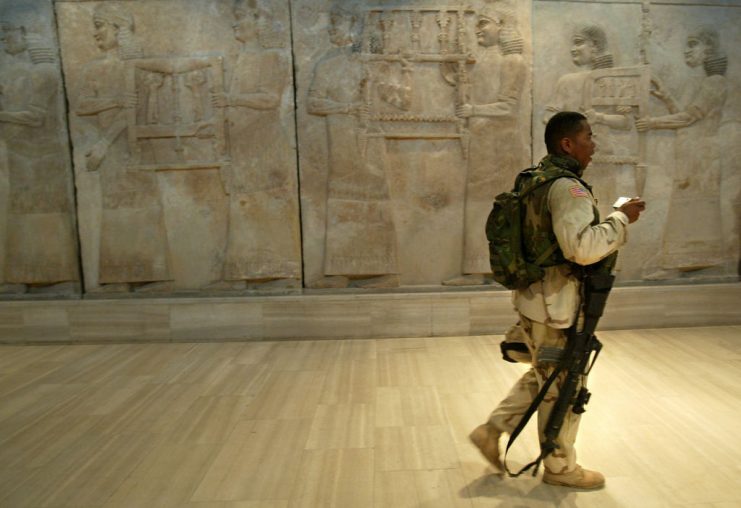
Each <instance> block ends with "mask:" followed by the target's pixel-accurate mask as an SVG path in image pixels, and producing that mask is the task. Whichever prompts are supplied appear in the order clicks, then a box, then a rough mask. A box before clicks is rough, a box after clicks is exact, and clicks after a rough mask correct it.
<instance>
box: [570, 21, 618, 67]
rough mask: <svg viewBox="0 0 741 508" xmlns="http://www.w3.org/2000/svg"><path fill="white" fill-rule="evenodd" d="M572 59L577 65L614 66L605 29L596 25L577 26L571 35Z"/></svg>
mask: <svg viewBox="0 0 741 508" xmlns="http://www.w3.org/2000/svg"><path fill="white" fill-rule="evenodd" d="M571 61H572V62H574V65H576V66H577V67H591V68H593V69H596V68H601V67H612V56H611V55H609V54H608V53H607V35H605V31H604V30H602V28H600V27H598V26H596V25H584V26H581V27H579V28H577V29H576V30H575V31H574V33H573V35H572V36H571Z"/></svg>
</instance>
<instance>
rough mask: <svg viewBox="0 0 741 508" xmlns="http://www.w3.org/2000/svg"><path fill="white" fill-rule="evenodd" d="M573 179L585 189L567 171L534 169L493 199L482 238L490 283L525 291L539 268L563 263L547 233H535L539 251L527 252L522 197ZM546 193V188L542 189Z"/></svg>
mask: <svg viewBox="0 0 741 508" xmlns="http://www.w3.org/2000/svg"><path fill="white" fill-rule="evenodd" d="M565 177H568V178H574V179H576V180H579V181H580V182H581V183H582V184H583V185H585V186H586V187H587V188H589V186H588V185H587V184H586V183H584V182H583V181H582V180H581V179H579V178H578V177H577V176H576V175H575V174H574V173H572V172H571V171H568V170H565V169H562V168H560V167H558V166H556V165H553V164H545V165H544V164H543V163H541V165H539V166H534V167H531V168H528V169H526V170H524V171H522V172H521V173H520V174H519V175H517V179H516V180H515V186H514V189H512V191H511V192H503V193H501V194H499V195H498V196H497V197H496V198H495V199H494V205H493V207H492V210H491V212H490V213H489V217H488V219H487V220H486V238H487V239H488V240H489V263H490V265H491V270H492V272H493V274H494V280H495V281H496V282H498V283H499V284H501V285H502V286H504V287H506V288H508V289H525V288H527V287H528V286H530V284H532V283H533V282H535V281H538V280H541V279H542V278H543V275H544V271H543V266H552V265H555V264H562V263H565V262H566V260H565V259H564V258H563V254H561V251H560V248H559V246H558V242H557V241H556V238H555V235H554V234H553V232H552V231H551V230H550V229H551V228H550V220H548V221H547V228H548V229H549V230H548V231H537V232H536V233H537V235H536V236H537V237H538V238H539V239H540V242H539V243H540V245H541V248H540V249H539V252H536V253H533V252H528V249H527V248H526V244H527V243H531V242H527V241H526V239H525V238H524V237H523V236H524V235H523V229H524V227H523V219H524V215H525V205H526V198H528V196H531V195H532V194H533V192H534V191H535V190H537V189H540V188H542V187H543V186H545V185H547V184H550V183H551V182H553V181H554V180H556V179H558V178H565ZM544 190H546V189H544Z"/></svg>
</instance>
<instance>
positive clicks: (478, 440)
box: [468, 423, 503, 471]
mask: <svg viewBox="0 0 741 508" xmlns="http://www.w3.org/2000/svg"><path fill="white" fill-rule="evenodd" d="M501 435H502V433H501V432H500V431H499V430H498V429H497V428H495V427H494V426H493V425H492V424H490V423H484V424H482V425H479V426H478V427H476V428H475V429H473V432H471V434H469V436H468V438H469V439H470V440H471V442H472V443H473V444H474V445H476V448H478V449H479V450H480V451H481V454H482V455H483V456H484V457H485V458H486V460H488V461H489V462H490V463H491V465H492V466H494V467H495V468H496V469H497V470H498V471H503V468H502V462H501V461H500V460H499V436H501Z"/></svg>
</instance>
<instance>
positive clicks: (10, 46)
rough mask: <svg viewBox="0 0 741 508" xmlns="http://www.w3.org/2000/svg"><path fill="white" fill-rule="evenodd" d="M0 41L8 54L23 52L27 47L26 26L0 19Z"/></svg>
mask: <svg viewBox="0 0 741 508" xmlns="http://www.w3.org/2000/svg"><path fill="white" fill-rule="evenodd" d="M0 42H2V43H3V48H4V50H5V52H6V53H7V54H9V55H17V54H19V53H23V52H24V51H26V50H27V49H28V41H27V39H26V27H25V26H22V25H17V24H15V23H11V22H7V21H0Z"/></svg>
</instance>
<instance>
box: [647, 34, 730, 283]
mask: <svg viewBox="0 0 741 508" xmlns="http://www.w3.org/2000/svg"><path fill="white" fill-rule="evenodd" d="M684 60H685V63H686V64H687V66H689V67H690V68H693V69H700V68H702V70H703V76H702V77H700V79H699V80H697V81H693V82H691V83H688V84H689V85H690V86H687V87H686V89H685V93H684V94H683V96H682V97H681V98H680V99H675V98H674V96H673V95H672V94H671V92H670V91H669V89H668V87H667V86H665V85H664V84H663V83H662V82H661V81H660V80H659V79H658V78H654V79H653V80H652V85H653V87H652V89H651V93H652V94H653V95H654V96H656V97H657V98H658V99H660V100H661V101H662V102H663V103H664V105H665V107H666V109H667V111H668V114H666V115H663V116H653V117H643V118H640V119H638V120H637V121H636V127H637V128H638V130H639V131H647V130H649V129H672V130H675V131H676V133H677V136H676V140H675V154H674V155H675V157H674V160H675V165H674V167H673V183H672V188H671V192H670V195H669V211H668V216H667V223H666V226H665V229H664V234H663V241H662V250H661V252H660V254H659V258H658V260H652V261H653V262H652V263H650V264H647V269H648V273H646V274H645V275H644V277H645V278H646V279H650V280H654V279H669V278H678V276H679V275H680V273H681V272H695V271H697V270H702V269H707V268H712V267H722V266H723V265H724V264H726V265H728V266H727V268H731V266H730V265H731V264H735V263H734V261H735V259H727V258H725V257H724V252H725V253H727V252H728V251H729V249H728V248H727V245H726V242H728V241H729V240H731V239H730V238H724V235H723V229H724V228H723V221H724V220H728V217H726V218H725V219H724V218H723V217H722V216H721V207H722V204H721V202H720V200H719V198H720V185H721V168H720V150H719V148H720V144H719V141H720V140H719V139H718V132H719V126H720V121H721V116H722V114H723V108H724V105H725V102H726V99H727V97H728V83H727V80H726V78H725V74H726V67H727V63H728V60H727V58H726V56H725V55H724V54H723V51H722V48H721V43H720V38H719V35H718V33H717V31H716V30H715V29H713V28H711V27H701V28H698V29H697V30H695V31H694V32H693V33H691V34H689V35H688V36H687V40H686V46H685V51H684ZM724 247H726V248H725V249H724ZM732 268H733V269H735V266H734V267H732Z"/></svg>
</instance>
